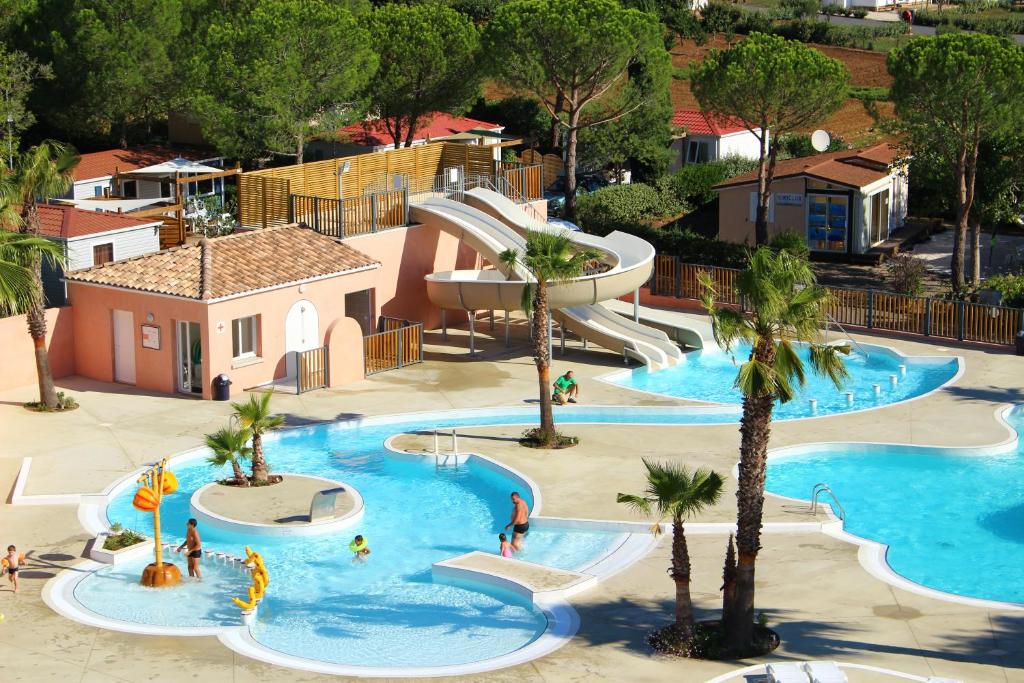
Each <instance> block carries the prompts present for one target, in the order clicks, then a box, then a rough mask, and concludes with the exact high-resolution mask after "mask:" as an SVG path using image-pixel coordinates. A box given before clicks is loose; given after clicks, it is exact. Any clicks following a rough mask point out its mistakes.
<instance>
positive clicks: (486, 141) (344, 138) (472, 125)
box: [306, 112, 505, 160]
mask: <svg viewBox="0 0 1024 683" xmlns="http://www.w3.org/2000/svg"><path fill="white" fill-rule="evenodd" d="M503 130H505V126H503V125H501V124H498V123H488V122H486V121H479V120H477V119H471V118H469V117H466V116H452V115H451V114H446V113H444V112H436V113H434V114H431V115H429V116H428V117H425V118H423V119H422V120H421V121H420V124H419V126H418V127H417V129H416V132H415V133H413V140H412V143H411V145H410V146H416V145H425V144H427V143H428V142H438V141H441V140H446V141H448V142H465V143H466V144H470V145H492V144H497V143H500V142H501V141H502V139H503V138H502V137H501V132H502V131H503ZM489 133H491V134H493V135H488V134H489ZM337 137H338V139H337V141H330V140H314V141H313V142H311V143H310V144H309V145H308V146H307V148H306V156H307V157H308V158H309V159H311V160H320V159H329V158H332V157H341V156H352V155H355V154H365V153H366V152H380V151H384V150H388V149H394V148H395V142H394V139H393V138H392V137H391V135H390V134H389V133H388V131H387V127H386V126H385V125H384V122H383V121H381V120H380V119H373V120H367V121H363V122H361V123H353V124H351V125H348V126H345V127H343V128H341V129H339V130H338V136H337ZM402 138H403V143H404V138H405V133H404V132H403V134H402ZM495 149H497V148H495ZM496 153H498V152H496Z"/></svg>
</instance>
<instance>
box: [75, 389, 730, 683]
mask: <svg viewBox="0 0 1024 683" xmlns="http://www.w3.org/2000/svg"><path fill="white" fill-rule="evenodd" d="M581 412H589V413H593V414H594V415H595V417H594V419H598V420H602V421H603V418H609V421H610V418H611V417H612V413H611V411H608V412H607V413H604V414H602V413H600V412H599V411H581ZM534 413H535V409H531V410H528V411H516V410H514V409H513V410H511V411H509V410H506V411H504V412H503V411H477V412H476V413H473V412H472V411H471V412H470V413H469V414H468V415H466V416H464V417H462V418H460V419H450V420H449V421H448V422H447V423H446V424H457V425H462V426H467V425H472V424H477V425H483V424H500V423H508V422H510V421H512V422H515V421H524V420H525V415H526V414H529V415H531V416H532V415H533V414H534ZM520 414H522V417H520ZM706 415H708V416H709V419H713V418H714V417H715V416H718V419H721V420H726V419H730V418H729V416H728V415H727V414H724V413H716V412H715V411H707V413H706ZM424 419H425V418H421V419H419V420H413V421H395V420H387V419H385V420H367V421H364V422H362V423H350V424H340V425H320V426H315V427H310V428H303V429H297V430H284V431H281V432H278V433H276V434H273V435H271V436H270V437H269V438H268V439H267V441H266V444H267V451H268V458H269V459H270V462H271V463H272V465H273V467H274V469H275V470H277V471H281V472H292V473H307V474H316V475H317V476H323V477H328V478H331V479H337V480H343V481H345V482H346V483H348V484H350V485H352V486H353V487H354V488H355V489H356V490H358V491H359V492H360V493H361V495H362V496H363V499H364V503H365V506H366V507H365V510H366V512H365V516H364V517H363V520H362V521H361V522H360V524H359V526H358V527H357V528H355V529H352V530H349V531H344V532H337V533H329V534H325V535H322V536H314V537H309V536H305V537H268V536H255V535H252V536H250V535H246V534H244V533H238V532H235V531H231V532H229V531H226V530H221V529H217V528H214V527H213V526H210V525H204V526H203V528H202V529H201V531H202V533H203V542H204V546H205V547H206V548H208V549H215V550H222V551H227V552H230V553H232V554H236V555H240V554H242V548H243V546H245V545H247V544H248V545H251V546H253V548H254V549H257V550H259V551H260V552H261V553H262V554H263V556H264V558H265V560H266V564H267V569H268V571H269V573H270V576H271V582H272V589H271V590H269V591H268V593H267V598H266V599H265V600H264V601H263V603H262V604H261V605H260V612H259V620H258V621H257V623H256V624H255V625H254V626H253V627H252V629H251V636H252V638H253V639H255V641H257V642H258V643H259V644H260V645H262V646H264V647H266V648H269V649H271V650H274V651H277V652H280V653H284V654H286V655H291V656H294V657H301V658H308V659H312V660H318V661H321V662H330V663H336V664H344V665H357V666H363V667H433V666H449V665H457V664H463V663H468V662H475V661H479V660H483V659H488V658H492V657H495V656H497V655H501V654H504V653H508V652H512V651H515V650H518V649H520V648H522V647H524V646H525V645H527V644H529V643H530V642H532V641H533V640H535V639H536V638H538V637H539V636H540V635H541V634H542V633H543V632H544V631H545V629H546V628H547V626H548V624H547V619H546V618H545V616H544V614H543V613H542V611H541V610H539V609H537V608H536V607H535V606H534V605H532V604H531V603H530V602H529V600H528V599H526V598H524V597H523V596H521V595H518V594H513V593H511V592H506V591H502V590H498V589H492V588H484V587H479V589H477V588H474V589H469V588H467V587H461V586H457V585H447V584H440V583H435V582H434V581H433V579H432V575H431V565H432V564H433V563H434V562H438V561H440V560H444V559H448V558H451V557H454V556H457V555H461V554H463V553H466V552H470V551H473V550H482V551H486V552H495V550H496V548H497V534H498V532H499V531H501V529H502V527H503V526H504V524H505V523H506V522H507V521H508V516H509V512H510V505H511V504H510V502H509V500H508V496H509V492H511V491H513V490H518V491H520V492H521V493H523V494H524V497H526V498H527V500H528V502H529V503H530V504H531V507H533V500H532V496H531V495H530V491H529V488H528V486H526V484H525V482H523V481H522V480H520V479H519V478H517V477H515V476H513V475H511V474H510V473H508V472H505V471H502V470H500V469H498V468H495V467H493V466H488V465H489V463H486V462H483V461H474V460H470V461H469V462H466V463H463V464H460V465H459V466H458V467H442V468H437V467H435V464H434V461H433V459H432V458H423V459H418V460H415V461H411V460H407V459H400V458H394V457H390V456H389V455H388V452H387V450H386V449H385V447H384V445H383V444H384V441H385V439H386V438H387V437H389V436H391V435H393V434H395V433H400V432H407V431H416V430H418V429H423V428H427V427H432V426H433V425H434V424H436V423H435V422H433V421H424ZM620 419H621V413H620ZM172 466H173V469H174V471H175V473H176V474H177V476H178V480H179V490H178V493H176V494H175V495H173V496H169V497H168V498H167V499H165V502H164V505H163V507H162V512H161V517H162V519H163V523H162V528H163V530H164V537H165V540H167V541H171V540H173V541H174V542H175V543H178V542H180V541H181V538H180V536H181V534H182V532H183V529H184V525H185V521H186V520H187V519H188V518H189V517H190V516H191V513H190V511H189V498H190V496H191V494H192V493H193V492H194V491H195V490H197V489H198V488H200V487H201V486H203V485H205V484H207V483H209V482H210V481H212V480H214V479H215V478H217V477H219V476H224V475H226V474H227V470H224V471H223V472H219V473H218V472H215V471H214V470H213V469H212V468H211V467H210V466H209V465H208V464H207V463H206V462H205V460H203V459H192V460H190V461H184V462H178V463H174V464H173V465H172ZM133 494H134V486H127V487H125V489H124V490H123V491H121V492H119V493H117V494H116V495H115V496H114V498H113V499H112V500H111V502H110V504H109V506H108V507H107V511H106V517H107V521H109V522H111V523H113V522H120V523H122V524H123V525H125V526H126V527H130V528H134V529H139V530H142V531H144V532H149V531H150V529H151V516H150V515H148V514H144V513H140V512H138V511H136V510H135V509H134V508H133V507H132V506H131V499H132V495H133ZM355 533H361V534H363V535H365V536H366V537H367V539H368V541H369V542H370V546H371V548H372V550H373V554H372V556H371V557H370V559H369V560H368V561H367V562H366V563H364V564H353V563H351V556H350V553H349V552H348V550H347V544H348V541H349V540H350V539H351V536H352V535H354V534H355ZM623 536H624V534H623V533H621V532H619V531H600V530H583V529H573V528H568V527H561V528H560V527H558V526H557V525H544V524H540V525H536V526H535V527H534V528H532V529H531V532H530V535H529V537H528V542H527V545H526V548H525V551H524V552H523V553H522V555H521V556H520V557H521V559H524V560H527V561H532V562H537V563H541V564H545V565H548V566H552V567H557V568H563V569H574V568H581V567H584V566H586V565H588V564H590V563H592V562H594V561H595V560H597V559H599V558H600V557H602V556H603V555H604V554H605V553H606V552H607V551H608V550H609V549H610V548H611V547H613V546H615V545H616V544H617V543H618V542H621V540H622V537H623ZM149 561H151V560H150V558H149V557H148V556H147V557H143V558H140V559H139V560H137V561H134V562H129V563H127V564H125V565H120V564H119V565H116V566H113V567H109V568H103V569H101V570H99V571H96V572H94V573H92V574H91V575H89V576H88V577H86V578H85V579H83V580H82V581H80V582H78V583H77V585H76V586H75V588H74V597H75V599H76V600H77V601H78V602H79V603H80V604H82V605H83V606H85V607H86V608H87V609H88V610H90V611H92V612H93V613H95V614H97V615H101V616H103V617H107V618H110V619H114V620H118V621H126V622H132V623H140V624H151V625H156V626H179V627H180V626H187V627H214V626H227V625H238V624H240V623H241V618H240V614H239V610H238V609H237V608H235V607H234V606H233V605H231V603H230V599H229V598H230V597H231V596H244V595H245V588H246V587H247V585H248V583H249V580H248V577H246V576H244V575H243V573H242V572H239V571H237V570H236V569H234V568H232V567H230V566H225V565H220V564H218V563H216V562H205V563H204V571H205V573H206V574H208V575H209V578H208V579H207V580H205V581H204V582H202V583H199V584H196V583H193V582H191V581H189V580H188V579H187V578H186V579H185V580H184V581H183V585H182V586H181V587H180V588H175V589H174V590H173V591H160V590H149V589H144V588H142V587H140V586H138V585H137V583H138V576H139V575H140V574H141V571H142V567H143V566H144V565H145V564H147V563H148V562H149ZM179 564H183V562H181V561H179Z"/></svg>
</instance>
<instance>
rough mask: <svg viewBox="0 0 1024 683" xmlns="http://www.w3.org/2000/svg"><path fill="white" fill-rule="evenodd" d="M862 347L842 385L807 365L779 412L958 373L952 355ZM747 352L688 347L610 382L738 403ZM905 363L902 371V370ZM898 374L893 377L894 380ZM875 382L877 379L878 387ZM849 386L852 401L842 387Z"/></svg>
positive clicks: (909, 388) (931, 382) (892, 391)
mask: <svg viewBox="0 0 1024 683" xmlns="http://www.w3.org/2000/svg"><path fill="white" fill-rule="evenodd" d="M859 348H860V349H863V351H866V354H865V353H863V352H862V351H861V350H858V349H854V351H853V353H851V354H850V355H849V356H846V367H847V368H848V369H849V371H850V378H849V379H848V380H847V382H846V384H845V385H844V386H843V388H842V389H836V388H835V386H834V385H833V384H832V383H831V382H829V381H828V380H827V379H825V378H824V377H820V376H818V375H816V374H814V373H813V372H811V370H810V368H808V370H807V384H806V385H805V386H804V388H803V389H802V390H801V391H800V392H798V395H797V396H796V397H795V398H794V399H793V400H792V401H790V402H789V403H785V404H783V405H780V406H778V407H777V408H776V411H775V415H776V417H779V418H795V417H811V416H812V415H831V414H835V413H844V412H850V411H853V410H863V409H865V408H873V407H876V406H883V405H889V404H891V403H898V402H899V401H905V400H907V399H909V398H914V397H915V396H920V395H921V394H925V393H928V392H929V391H932V390H934V389H937V388H939V387H940V386H942V385H943V384H945V383H946V382H948V381H949V380H951V379H952V378H953V377H954V376H955V375H956V373H957V370H958V368H959V364H958V363H959V361H958V360H957V359H956V358H906V357H904V356H900V355H899V354H896V353H894V352H893V351H890V350H889V349H885V348H883V347H880V346H874V345H871V344H861V345H860V347H859ZM749 353H750V347H749V346H740V347H737V348H736V349H735V350H734V353H731V354H729V353H725V352H723V351H721V350H719V349H718V348H717V347H716V348H714V349H708V350H704V351H692V352H690V353H687V354H686V356H685V361H684V362H683V363H680V364H679V365H676V366H673V367H671V368H665V369H664V370H657V371H653V372H652V371H649V370H648V369H647V368H646V367H642V368H637V369H635V370H633V371H631V372H628V373H623V374H619V375H614V376H612V377H610V378H608V379H609V381H610V382H613V383H615V384H619V385H621V386H624V387H627V388H629V389H638V390H641V391H648V392H652V393H656V394H665V395H667V396H673V397H675V398H685V399H691V400H696V401H709V402H713V403H726V404H739V403H740V402H741V401H742V397H741V395H740V393H739V391H738V390H737V389H736V387H735V386H734V382H735V380H736V373H737V371H738V369H739V364H740V363H742V362H743V361H745V360H746V358H747V356H748V355H749ZM799 353H800V356H801V358H803V359H804V361H805V362H806V361H807V357H808V350H807V348H806V347H801V348H800V349H799ZM900 365H906V374H905V375H904V374H902V373H901V371H900V367H899V366H900ZM893 375H896V377H897V383H896V384H895V385H893V384H892V376H893ZM873 384H878V385H879V393H878V394H877V395H876V394H875V392H874V388H873V387H872V385H873ZM847 391H850V392H853V403H850V402H849V401H848V399H847V397H846V392H847ZM812 398H813V399H817V401H818V404H817V409H816V410H815V411H812V410H811V407H810V402H809V399H812Z"/></svg>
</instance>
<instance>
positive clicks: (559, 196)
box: [544, 173, 608, 212]
mask: <svg viewBox="0 0 1024 683" xmlns="http://www.w3.org/2000/svg"><path fill="white" fill-rule="evenodd" d="M607 185H608V181H607V180H605V179H604V177H603V176H602V175H601V174H599V173H582V174H580V175H577V176H576V196H577V197H579V196H581V195H585V194H590V193H591V192H595V191H597V190H600V189H601V188H602V187H605V186H607ZM544 199H546V200H548V210H549V211H555V212H560V211H561V210H562V207H563V206H565V176H558V180H556V181H555V182H554V183H552V184H551V186H550V187H548V189H546V190H544Z"/></svg>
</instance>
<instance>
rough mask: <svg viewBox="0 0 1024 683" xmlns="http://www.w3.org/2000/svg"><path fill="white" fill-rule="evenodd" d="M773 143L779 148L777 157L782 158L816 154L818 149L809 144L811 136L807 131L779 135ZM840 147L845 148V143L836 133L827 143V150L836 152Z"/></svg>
mask: <svg viewBox="0 0 1024 683" xmlns="http://www.w3.org/2000/svg"><path fill="white" fill-rule="evenodd" d="M775 145H776V146H777V147H778V150H779V157H780V158H784V159H792V158H795V157H808V156H811V155H812V154H818V153H819V152H818V150H816V149H814V147H813V146H811V136H810V135H808V134H807V133H788V134H786V135H780V136H779V137H778V138H777V139H776V140H775ZM841 149H846V143H845V142H843V139H842V138H841V137H839V136H838V135H836V136H833V137H832V138H831V140H830V142H829V143H828V149H827V150H825V151H827V152H837V151H839V150H841Z"/></svg>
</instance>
